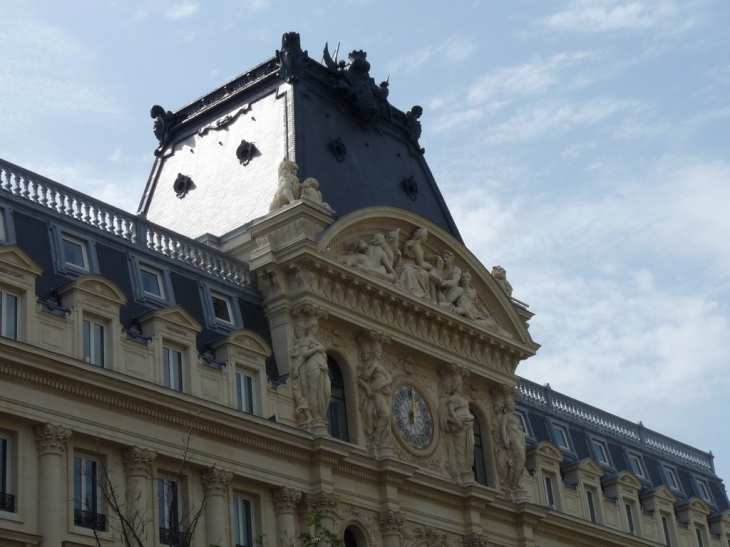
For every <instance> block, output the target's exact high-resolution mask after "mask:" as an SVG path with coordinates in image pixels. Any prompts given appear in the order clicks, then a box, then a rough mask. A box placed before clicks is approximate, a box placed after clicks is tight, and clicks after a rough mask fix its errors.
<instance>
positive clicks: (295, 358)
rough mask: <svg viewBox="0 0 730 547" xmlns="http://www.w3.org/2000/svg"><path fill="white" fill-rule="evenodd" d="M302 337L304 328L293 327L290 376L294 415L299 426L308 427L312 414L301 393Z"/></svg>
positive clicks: (301, 326)
mask: <svg viewBox="0 0 730 547" xmlns="http://www.w3.org/2000/svg"><path fill="white" fill-rule="evenodd" d="M303 336H304V326H303V325H300V324H297V325H294V343H293V344H292V350H291V371H292V372H291V376H292V394H293V395H294V404H295V405H296V407H295V409H294V414H295V416H296V419H297V423H298V424H299V425H309V424H311V423H312V420H313V418H312V412H311V411H310V410H309V402H308V401H307V399H306V397H305V396H304V392H303V391H302V374H303V370H302V369H303V365H304V358H303V357H302V355H301V352H300V348H299V344H300V341H301V340H302V338H303Z"/></svg>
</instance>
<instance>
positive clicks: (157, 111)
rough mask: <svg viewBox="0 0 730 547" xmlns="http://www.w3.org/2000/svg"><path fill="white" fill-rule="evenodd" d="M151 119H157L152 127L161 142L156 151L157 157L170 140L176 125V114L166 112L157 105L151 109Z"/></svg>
mask: <svg viewBox="0 0 730 547" xmlns="http://www.w3.org/2000/svg"><path fill="white" fill-rule="evenodd" d="M150 117H152V118H154V119H155V123H154V124H153V125H152V131H153V133H154V134H155V137H157V140H158V141H159V142H160V146H158V147H157V149H156V150H155V156H159V155H160V154H161V153H162V150H163V148H164V147H165V145H166V144H167V142H168V141H169V140H170V133H171V131H172V128H173V126H174V125H175V114H174V113H173V112H171V111H169V110H167V111H166V110H165V109H164V108H162V107H161V106H160V105H158V104H156V105H154V106H153V107H152V108H151V109H150Z"/></svg>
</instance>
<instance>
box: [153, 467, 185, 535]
mask: <svg viewBox="0 0 730 547" xmlns="http://www.w3.org/2000/svg"><path fill="white" fill-rule="evenodd" d="M179 503H180V501H179V497H178V484H177V481H175V480H171V479H157V515H158V518H159V522H160V543H161V544H162V545H171V546H172V545H178V544H179V543H180V517H179V512H180V507H179Z"/></svg>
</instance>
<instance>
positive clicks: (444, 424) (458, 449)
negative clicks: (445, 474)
mask: <svg viewBox="0 0 730 547" xmlns="http://www.w3.org/2000/svg"><path fill="white" fill-rule="evenodd" d="M464 374H465V372H464V370H463V369H462V368H461V367H459V366H458V365H455V364H450V365H447V366H445V367H442V368H441V369H440V370H439V375H440V376H441V377H442V379H441V383H440V384H439V425H440V426H441V430H442V431H444V432H445V433H446V449H447V466H448V470H449V471H450V472H451V476H452V477H453V478H454V479H455V480H457V481H458V482H468V481H472V480H474V473H473V471H472V467H473V465H474V415H473V414H472V413H471V412H470V410H469V401H467V399H466V397H464V395H463V394H462V393H461V389H462V382H463V380H462V377H463V375H464ZM467 374H468V373H467Z"/></svg>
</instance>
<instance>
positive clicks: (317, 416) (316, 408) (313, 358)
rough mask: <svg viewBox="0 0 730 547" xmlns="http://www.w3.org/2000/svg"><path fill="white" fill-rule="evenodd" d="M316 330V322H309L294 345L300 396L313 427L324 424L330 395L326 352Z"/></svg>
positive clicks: (330, 385)
mask: <svg viewBox="0 0 730 547" xmlns="http://www.w3.org/2000/svg"><path fill="white" fill-rule="evenodd" d="M318 331H319V326H318V325H317V322H316V321H314V322H312V323H310V324H309V325H307V326H306V327H305V329H304V336H302V337H301V338H300V339H299V341H298V342H297V343H296V345H295V352H296V354H298V355H299V356H300V357H301V359H302V363H301V364H300V365H299V378H300V381H301V391H302V396H303V397H304V399H306V401H307V406H308V407H309V412H310V413H311V416H312V426H313V427H317V426H322V425H323V424H324V425H325V426H326V424H327V409H328V408H329V404H330V398H331V396H332V383H331V382H330V377H329V369H328V367H327V354H326V353H325V351H324V346H323V345H322V344H321V343H320V342H319V340H318V339H317V332H318ZM293 353H294V352H293Z"/></svg>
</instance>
